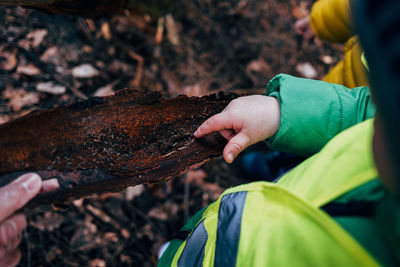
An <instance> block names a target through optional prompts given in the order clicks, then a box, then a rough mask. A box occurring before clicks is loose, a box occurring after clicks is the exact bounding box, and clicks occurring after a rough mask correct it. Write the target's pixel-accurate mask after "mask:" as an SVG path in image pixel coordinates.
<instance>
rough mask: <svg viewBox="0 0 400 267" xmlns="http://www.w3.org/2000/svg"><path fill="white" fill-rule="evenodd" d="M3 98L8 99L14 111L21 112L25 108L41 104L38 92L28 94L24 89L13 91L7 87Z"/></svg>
mask: <svg viewBox="0 0 400 267" xmlns="http://www.w3.org/2000/svg"><path fill="white" fill-rule="evenodd" d="M3 97H4V98H5V99H8V100H9V102H8V105H10V107H11V108H12V109H13V110H14V111H20V110H21V109H22V108H23V107H25V106H30V105H34V104H37V103H38V102H39V99H40V98H39V94H38V93H36V92H26V91H25V90H23V89H16V90H15V89H13V88H12V87H9V86H8V87H7V88H6V90H4V92H3Z"/></svg>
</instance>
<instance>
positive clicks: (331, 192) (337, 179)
mask: <svg viewBox="0 0 400 267" xmlns="http://www.w3.org/2000/svg"><path fill="white" fill-rule="evenodd" d="M372 132H373V121H372V120H368V121H366V122H363V123H361V124H358V125H356V126H354V127H352V128H350V129H348V130H346V131H344V132H342V133H341V134H339V135H338V136H336V137H335V138H333V139H332V140H331V141H330V142H329V143H328V144H327V145H326V146H325V147H324V148H323V149H322V150H321V152H319V153H318V154H316V155H314V156H313V157H311V158H309V159H308V160H307V161H305V162H304V163H302V164H301V165H299V166H298V167H296V168H295V169H294V170H293V171H291V172H289V173H288V174H287V175H285V176H284V177H283V178H282V179H281V180H280V182H279V183H278V184H271V183H268V182H255V183H250V184H246V185H242V186H237V187H234V188H231V189H228V190H226V191H225V192H224V193H223V194H222V195H221V196H220V197H219V199H218V200H217V201H216V202H214V203H212V204H211V205H210V206H209V207H208V208H207V209H206V210H205V211H204V212H202V216H201V219H200V220H198V221H197V223H196V227H195V228H194V230H193V231H192V232H191V234H190V235H189V236H188V238H187V239H186V240H185V241H183V242H181V244H180V246H179V248H178V249H177V250H175V251H173V254H171V249H172V248H168V249H169V250H170V251H169V253H166V254H164V255H169V256H171V255H172V256H173V257H171V258H170V261H168V260H167V259H165V258H164V256H163V258H164V259H163V258H162V259H161V261H160V266H163V265H171V266H378V263H377V262H376V261H375V260H374V259H373V258H372V257H371V256H370V255H369V254H368V253H367V252H366V250H365V249H364V248H362V247H361V246H360V245H359V244H358V243H357V242H356V241H355V240H354V239H353V237H351V236H350V235H349V234H348V233H347V232H346V231H344V230H343V229H342V228H341V227H340V226H339V225H338V224H337V223H336V222H335V221H334V220H333V219H332V218H331V217H329V216H328V215H327V214H326V213H325V212H323V211H322V210H320V209H319V207H321V206H322V205H324V204H326V203H329V202H330V201H332V200H334V199H335V198H337V197H339V196H341V195H343V194H344V193H346V192H348V191H349V190H352V189H354V188H356V187H358V186H360V185H362V184H364V183H366V182H368V181H371V180H373V179H375V178H376V177H377V171H376V169H375V166H374V163H373V159H372V151H371V139H372ZM167 251H168V250H167Z"/></svg>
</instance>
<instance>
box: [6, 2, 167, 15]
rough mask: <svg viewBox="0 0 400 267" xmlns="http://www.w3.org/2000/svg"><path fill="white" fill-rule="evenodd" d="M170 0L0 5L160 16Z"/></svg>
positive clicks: (60, 11) (77, 12)
mask: <svg viewBox="0 0 400 267" xmlns="http://www.w3.org/2000/svg"><path fill="white" fill-rule="evenodd" d="M171 2H172V1H171V0H147V1H144V0H85V1H81V0H0V5H14V6H15V5H18V6H23V7H31V8H37V9H41V10H46V11H48V12H50V13H56V14H63V15H79V16H84V17H100V16H109V15H113V14H116V13H122V12H123V10H130V11H133V12H135V13H141V14H149V15H151V16H154V17H158V16H162V15H164V14H165V13H168V12H169V11H170V10H171V6H172V5H171Z"/></svg>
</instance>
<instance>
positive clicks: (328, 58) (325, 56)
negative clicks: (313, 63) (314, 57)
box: [321, 55, 333, 65]
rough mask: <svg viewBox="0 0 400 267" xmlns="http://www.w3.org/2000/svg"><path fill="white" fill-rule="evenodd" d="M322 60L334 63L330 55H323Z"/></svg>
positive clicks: (327, 63)
mask: <svg viewBox="0 0 400 267" xmlns="http://www.w3.org/2000/svg"><path fill="white" fill-rule="evenodd" d="M321 61H322V62H324V63H325V64H326V65H330V64H332V63H333V58H332V57H331V56H328V55H324V56H322V57H321Z"/></svg>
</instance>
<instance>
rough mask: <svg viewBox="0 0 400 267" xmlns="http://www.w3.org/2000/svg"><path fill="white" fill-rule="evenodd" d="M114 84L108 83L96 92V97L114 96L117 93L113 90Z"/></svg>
mask: <svg viewBox="0 0 400 267" xmlns="http://www.w3.org/2000/svg"><path fill="white" fill-rule="evenodd" d="M113 86H114V84H107V85H106V86H103V87H101V88H99V89H97V90H96V92H94V94H93V96H96V97H104V96H112V95H115V92H114V90H113Z"/></svg>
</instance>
